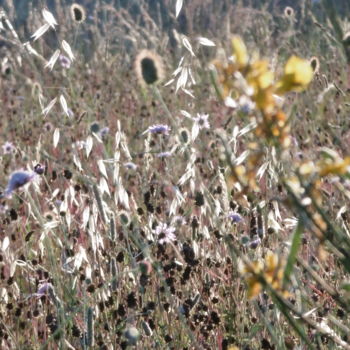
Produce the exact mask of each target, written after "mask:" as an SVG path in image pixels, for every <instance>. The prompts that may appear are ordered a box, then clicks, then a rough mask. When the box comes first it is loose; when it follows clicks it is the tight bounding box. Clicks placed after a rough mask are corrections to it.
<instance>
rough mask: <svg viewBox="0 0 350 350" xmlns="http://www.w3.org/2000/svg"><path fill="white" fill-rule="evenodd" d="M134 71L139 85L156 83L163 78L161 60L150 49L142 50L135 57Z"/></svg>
mask: <svg viewBox="0 0 350 350" xmlns="http://www.w3.org/2000/svg"><path fill="white" fill-rule="evenodd" d="M134 67H135V72H136V76H137V78H138V80H139V82H140V84H141V85H143V86H146V85H152V84H157V83H158V82H160V81H161V80H162V79H163V75H164V69H163V62H162V59H161V57H160V56H159V55H157V54H156V53H154V52H152V51H148V50H142V51H141V52H139V53H138V55H137V56H136V58H135V63H134Z"/></svg>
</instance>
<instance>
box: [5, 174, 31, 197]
mask: <svg viewBox="0 0 350 350" xmlns="http://www.w3.org/2000/svg"><path fill="white" fill-rule="evenodd" d="M35 176H36V173H35V172H34V171H16V172H14V173H12V174H11V177H10V180H9V182H8V184H7V188H6V190H5V192H4V194H3V197H9V196H10V195H11V194H12V192H13V191H15V190H17V189H18V188H20V187H22V186H24V185H26V184H27V183H29V182H30V181H32V180H33V179H34V177H35Z"/></svg>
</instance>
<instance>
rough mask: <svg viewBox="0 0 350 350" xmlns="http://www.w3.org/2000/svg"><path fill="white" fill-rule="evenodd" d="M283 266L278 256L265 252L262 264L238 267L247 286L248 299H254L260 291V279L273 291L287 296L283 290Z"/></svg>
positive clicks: (259, 262)
mask: <svg viewBox="0 0 350 350" xmlns="http://www.w3.org/2000/svg"><path fill="white" fill-rule="evenodd" d="M284 266H285V262H284V260H281V259H280V258H279V256H278V255H276V254H274V253H272V252H271V251H269V252H267V254H266V257H265V261H264V262H262V261H260V260H259V261H253V262H251V263H249V264H245V265H244V266H243V267H242V266H239V271H240V273H241V274H243V275H245V280H246V283H247V286H248V298H249V299H251V298H254V297H256V296H257V295H259V294H260V292H261V291H262V289H263V284H262V281H261V277H263V278H264V280H265V281H266V283H268V284H269V285H270V286H271V287H272V288H273V289H275V290H276V291H280V292H282V294H283V295H285V296H287V295H288V293H287V292H286V291H285V290H283V274H284Z"/></svg>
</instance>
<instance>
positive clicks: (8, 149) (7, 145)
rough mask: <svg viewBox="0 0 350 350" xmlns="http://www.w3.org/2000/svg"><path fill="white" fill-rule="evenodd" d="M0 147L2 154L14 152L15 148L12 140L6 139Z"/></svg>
mask: <svg viewBox="0 0 350 350" xmlns="http://www.w3.org/2000/svg"><path fill="white" fill-rule="evenodd" d="M1 147H2V150H3V152H4V154H11V153H14V152H15V151H16V148H15V146H14V145H13V143H12V142H8V141H7V142H5V144H4V145H2V146H1Z"/></svg>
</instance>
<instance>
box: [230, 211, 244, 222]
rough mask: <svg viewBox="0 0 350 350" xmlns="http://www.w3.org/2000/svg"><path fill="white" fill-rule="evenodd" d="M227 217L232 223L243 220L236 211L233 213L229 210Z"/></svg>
mask: <svg viewBox="0 0 350 350" xmlns="http://www.w3.org/2000/svg"><path fill="white" fill-rule="evenodd" d="M227 217H228V218H229V219H231V221H232V222H234V223H238V222H241V221H242V220H243V219H242V216H241V215H239V214H238V213H234V212H230V213H229V214H228V215H227Z"/></svg>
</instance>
